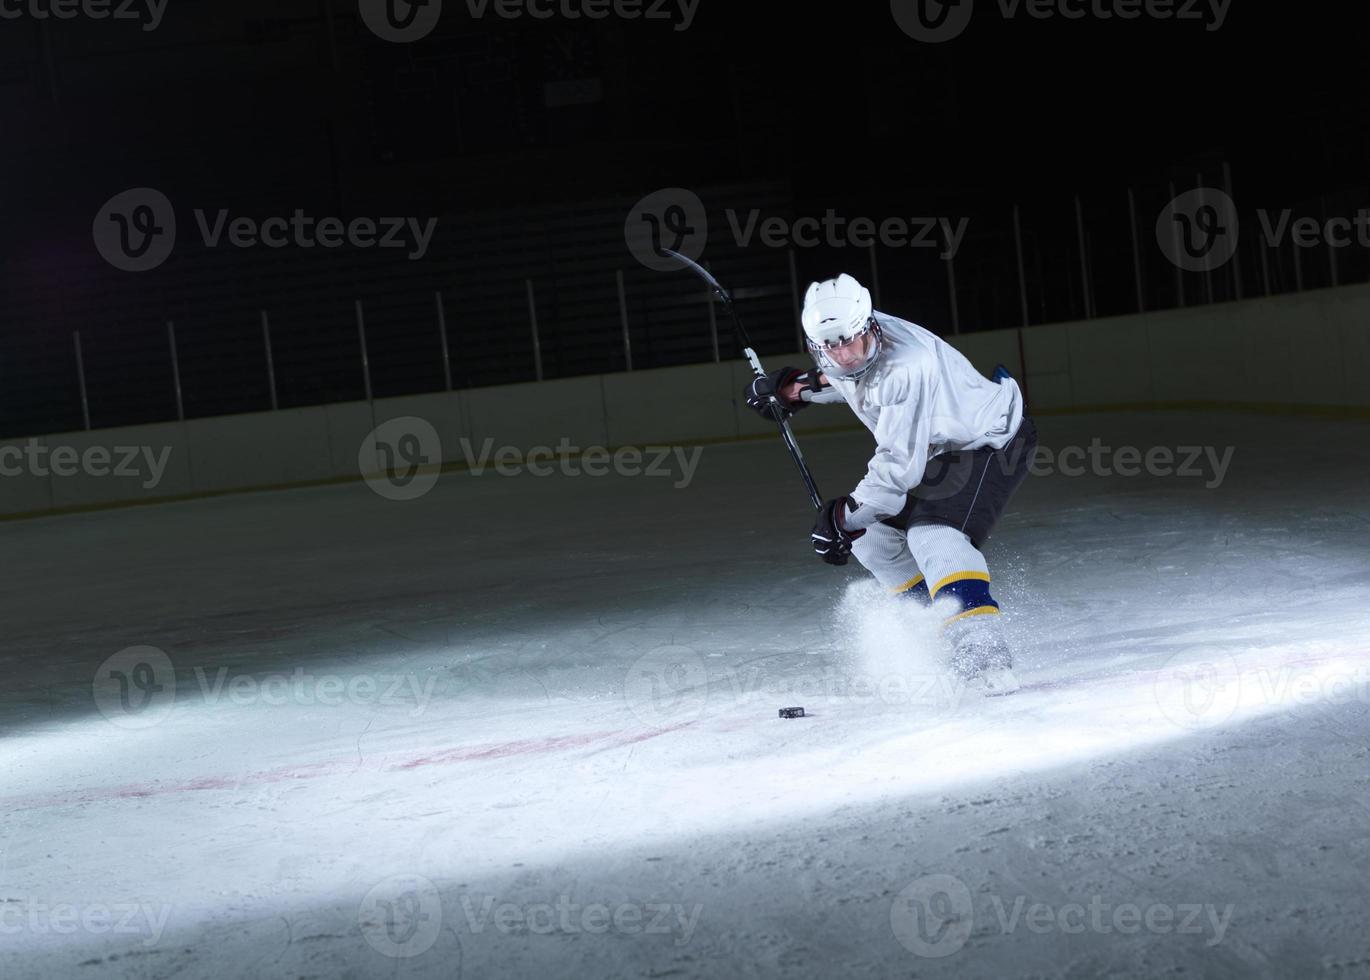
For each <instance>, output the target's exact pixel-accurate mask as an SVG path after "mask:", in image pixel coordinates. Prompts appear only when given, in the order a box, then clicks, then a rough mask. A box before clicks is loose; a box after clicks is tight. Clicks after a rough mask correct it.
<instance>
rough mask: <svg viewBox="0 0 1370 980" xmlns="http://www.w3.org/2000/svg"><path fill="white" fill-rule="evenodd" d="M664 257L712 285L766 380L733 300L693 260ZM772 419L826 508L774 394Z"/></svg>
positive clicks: (819, 505)
mask: <svg viewBox="0 0 1370 980" xmlns="http://www.w3.org/2000/svg"><path fill="white" fill-rule="evenodd" d="M661 254H663V255H669V256H671V257H672V258H676V259H679V260H680V261H681V262H683V263H684V264H685V265H686V266H687V267H689V268H690V269H691V270H692V271H693V272H694V274H695V275H697V276H699V278H701V279H703V280H704V281H705V282H706V283H708V284H709V287H710V288H711V289H712V290H713V291H714V293H715V295H717V296H718V298H719V300H720V301H722V303H723V305H724V306H725V307H727V309H728V316H729V317H730V318H731V319H732V321H733V330H734V332H735V333H736V334H737V344H738V346H739V347H741V348H742V353H743V355H744V356H745V357H746V358H747V362H748V363H749V364H751V366H752V370H753V371H754V372H755V373H756V375H757V377H760V378H764V377H765V376H766V371H765V369H764V368H762V367H761V359H760V358H759V357H757V356H756V350H755V349H753V347H752V340H751V338H750V337H748V336H747V330H746V328H745V327H743V326H742V320H741V318H740V317H738V315H737V310H736V309H734V308H733V298H732V297H731V296H729V295H728V291H727V290H726V289H724V288H723V287H722V286H721V285H719V282H718V280H717V279H715V278H714V277H713V276H711V275H710V274H709V271H708V270H707V269H705V268H704V267H703V266H701V265H700V264H699V263H698V262H696V261H695V260H694V259H692V258H689V257H688V256H685V255H681V254H680V253H679V252H677V251H674V250H673V249H669V248H662V249H661ZM770 402H771V417H772V418H773V419H774V420H775V422H776V424H777V425H778V426H779V427H780V438H781V439H783V440H784V441H785V448H786V449H788V450H789V451H790V458H791V459H793V460H794V465H795V466H797V467H799V475H800V477H801V478H802V479H803V480H804V486H805V488H806V489H807V490H808V491H809V500H810V501H811V502H812V503H813V506H814V509H815V510H822V509H823V495H822V494H820V493H819V492H818V485H817V484H816V483H814V482H813V474H812V473H810V472H809V465H808V464H807V463H805V462H804V454H803V453H802V452H800V451H799V443H798V442H797V441H796V440H795V438H794V432H793V431H792V430H791V429H790V423H789V420H788V419H786V418H785V414H784V407H783V406H782V405H781V404H780V399H778V398H776V396H775V392H772V393H771V396H770Z"/></svg>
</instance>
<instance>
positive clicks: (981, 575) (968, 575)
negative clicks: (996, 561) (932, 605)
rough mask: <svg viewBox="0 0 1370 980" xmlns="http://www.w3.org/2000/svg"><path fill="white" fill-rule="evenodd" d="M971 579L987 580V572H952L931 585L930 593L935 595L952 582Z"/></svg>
mask: <svg viewBox="0 0 1370 980" xmlns="http://www.w3.org/2000/svg"><path fill="white" fill-rule="evenodd" d="M971 579H979V580H980V581H981V582H988V581H989V572H952V573H951V574H950V575H948V576H947V577H946V578H944V579H942V581H940V582H938V583H937V584H936V585H934V586H933V587H932V594H933V595H934V596H935V595H937V593H939V592H941V591H942V590H943V589H944V588H946V587H947V586H948V585H951V583H952V582H965V581H968V580H971Z"/></svg>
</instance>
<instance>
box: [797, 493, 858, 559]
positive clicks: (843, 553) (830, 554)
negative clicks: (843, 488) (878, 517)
mask: <svg viewBox="0 0 1370 980" xmlns="http://www.w3.org/2000/svg"><path fill="white" fill-rule="evenodd" d="M859 506H861V505H860V504H858V503H857V502H856V501H855V500H853V499H852V498H851V497H849V496H847V495H845V494H844V495H843V496H841V497H833V498H832V499H831V500H829V501H828V502H827V503H825V504H824V505H823V509H822V510H820V511H819V512H818V519H817V520H815V521H814V524H813V531H812V532H811V533H810V534H809V537H810V538H811V539H812V540H813V550H814V554H816V555H818V557H819V558H822V559H823V560H824V561H825V562H827V563H828V564H829V565H845V564H846V563H847V556H848V555H850V554H851V543H852V542H853V541H855V540H856V539H857V538H859V537H861V535H863V534H865V533H866V531H865V529H864V528H862V529H861V530H859V531H849V530H847V527H846V525H845V524H844V523H843V518H844V517H845V516H846V514H847V511H848V510H856V508H857V507H859Z"/></svg>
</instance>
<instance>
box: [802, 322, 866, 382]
mask: <svg viewBox="0 0 1370 980" xmlns="http://www.w3.org/2000/svg"><path fill="white" fill-rule="evenodd" d="M805 340H806V343H807V344H808V348H809V353H810V354H811V355H812V356H813V360H814V363H815V364H817V365H818V369H819V370H820V371H822V372H823V373H824V374H825V375H827V376H828V377H830V378H843V379H845V380H847V381H856V380H858V379H859V378H860V377H861V376H862V375H864V374H865V373H866V372H867V371H869V370H870V369H871V368H872V367H873V366H874V365H875V361H876V358H878V357H879V356H880V327H879V325H878V324H877V323H876V322H875V317H871V318H870V319H868V320H867V321H866V324H865V326H864V327H862V328H861V330H859V331H858V332H857V333H856V335H855V336H852V337H839V338H838V339H837V340H835V341H833V342H832V343H828V344H820V343H818V342H817V341H814V340H812V339H809V338H805Z"/></svg>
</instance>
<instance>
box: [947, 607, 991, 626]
mask: <svg viewBox="0 0 1370 980" xmlns="http://www.w3.org/2000/svg"><path fill="white" fill-rule="evenodd" d="M997 615H999V607H998V606H976V607H975V608H974V609H967V610H966V611H965V612H960V613H957V614H956V615H955V616H952V617H951V618H950V619H948V620H947V621H946V622H944V623H943V624H942V626H943V627H947V626H950V625H951V624H952V623H954V622H956V621H957V620H958V619H965V618H966V617H967V616H997Z"/></svg>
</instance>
